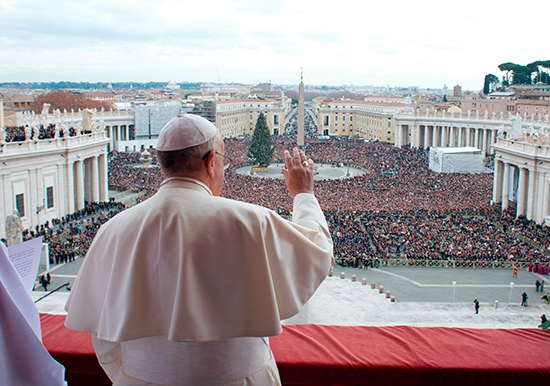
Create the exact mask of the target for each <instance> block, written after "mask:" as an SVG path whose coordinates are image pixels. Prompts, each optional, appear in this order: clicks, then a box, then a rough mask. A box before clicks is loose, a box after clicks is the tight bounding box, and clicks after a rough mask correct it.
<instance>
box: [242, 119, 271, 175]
mask: <svg viewBox="0 0 550 386" xmlns="http://www.w3.org/2000/svg"><path fill="white" fill-rule="evenodd" d="M273 153H274V149H273V143H272V142H271V135H270V134H269V129H268V128H267V121H266V119H265V115H264V114H263V113H260V115H258V119H257V121H256V127H255V128H254V134H253V135H252V141H251V142H250V147H249V148H248V154H247V155H248V158H251V159H253V160H254V161H255V162H256V163H258V164H259V165H260V166H261V167H267V166H269V164H270V163H271V161H272V160H273Z"/></svg>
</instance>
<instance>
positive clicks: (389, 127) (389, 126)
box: [388, 121, 391, 129]
mask: <svg viewBox="0 0 550 386" xmlns="http://www.w3.org/2000/svg"><path fill="white" fill-rule="evenodd" d="M388 129H391V121H388Z"/></svg>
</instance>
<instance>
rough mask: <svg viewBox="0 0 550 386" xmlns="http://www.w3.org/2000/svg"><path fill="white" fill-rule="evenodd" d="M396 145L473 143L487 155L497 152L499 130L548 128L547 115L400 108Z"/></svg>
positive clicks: (416, 145) (424, 145) (461, 145)
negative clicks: (496, 144)
mask: <svg viewBox="0 0 550 386" xmlns="http://www.w3.org/2000/svg"><path fill="white" fill-rule="evenodd" d="M395 121H396V137H395V146H397V147H401V146H405V145H411V146H412V147H422V148H428V147H430V146H436V147H465V146H471V147H476V148H478V149H480V150H482V151H483V152H484V153H485V154H494V149H493V145H494V144H495V143H496V141H497V135H498V133H499V132H509V131H511V130H512V129H513V128H515V130H519V131H522V130H523V131H526V130H529V128H530V127H548V116H545V117H542V116H538V117H535V116H534V115H531V116H528V115H527V114H524V115H523V116H519V115H517V114H516V115H512V114H510V113H508V114H504V113H502V112H501V113H500V114H498V115H497V114H496V113H493V114H491V115H489V114H488V113H487V112H485V113H484V114H480V113H479V112H476V113H475V114H471V113H469V112H467V113H464V112H461V113H446V112H445V111H441V112H438V111H433V112H429V111H425V112H419V111H415V110H412V109H409V110H404V111H401V112H400V113H399V114H397V115H396V117H395Z"/></svg>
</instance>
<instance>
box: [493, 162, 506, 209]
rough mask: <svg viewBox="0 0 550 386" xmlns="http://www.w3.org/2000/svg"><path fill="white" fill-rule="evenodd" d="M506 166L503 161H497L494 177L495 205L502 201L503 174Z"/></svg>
mask: <svg viewBox="0 0 550 386" xmlns="http://www.w3.org/2000/svg"><path fill="white" fill-rule="evenodd" d="M503 169H504V164H503V163H502V161H499V160H497V161H495V173H494V176H493V203H494V204H498V203H499V202H501V201H502V177H503V176H502V173H503Z"/></svg>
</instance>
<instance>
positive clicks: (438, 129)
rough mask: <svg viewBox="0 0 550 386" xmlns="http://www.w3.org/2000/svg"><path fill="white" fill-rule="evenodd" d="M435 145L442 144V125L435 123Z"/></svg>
mask: <svg viewBox="0 0 550 386" xmlns="http://www.w3.org/2000/svg"><path fill="white" fill-rule="evenodd" d="M433 135H434V146H436V147H440V146H441V127H439V126H435V125H434V134H433Z"/></svg>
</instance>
